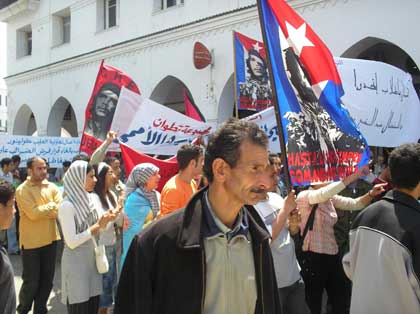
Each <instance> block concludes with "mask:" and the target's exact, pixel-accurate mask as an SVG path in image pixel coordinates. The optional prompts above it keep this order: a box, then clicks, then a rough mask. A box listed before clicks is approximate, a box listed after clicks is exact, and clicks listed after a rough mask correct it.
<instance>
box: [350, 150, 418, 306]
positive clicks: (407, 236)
mask: <svg viewBox="0 0 420 314" xmlns="http://www.w3.org/2000/svg"><path fill="white" fill-rule="evenodd" d="M389 167H390V171H391V177H392V181H393V183H394V189H393V190H392V191H389V192H388V193H387V194H386V195H385V196H384V197H383V199H382V200H380V201H378V202H376V203H374V204H372V205H370V206H369V207H367V208H366V209H365V210H364V211H363V212H362V213H361V214H360V215H359V216H358V217H357V218H356V220H355V221H354V223H353V226H352V230H351V231H350V251H349V253H348V254H346V255H345V256H344V258H343V265H344V270H345V272H346V274H347V276H348V277H349V278H350V279H351V280H352V282H353V289H352V299H351V307H350V313H351V314H364V313H369V314H387V313H389V314H395V313H405V314H411V313H413V314H414V313H420V281H419V278H420V204H419V203H418V199H419V197H420V144H406V145H402V146H400V147H398V148H396V149H395V150H394V151H393V152H392V153H391V155H390V157H389Z"/></svg>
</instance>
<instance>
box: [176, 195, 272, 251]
mask: <svg viewBox="0 0 420 314" xmlns="http://www.w3.org/2000/svg"><path fill="white" fill-rule="evenodd" d="M206 191H208V187H206V188H203V189H201V190H199V191H198V192H197V193H195V194H194V195H193V196H192V197H191V199H190V201H189V202H188V204H187V206H186V208H185V210H184V211H183V213H182V218H181V219H182V221H181V227H180V230H179V232H178V238H177V247H179V248H181V249H195V248H200V247H201V245H202V240H203V228H205V224H206V219H205V217H204V207H205V206H207V205H206V201H205V199H204V193H205V192H206ZM245 207H246V211H245V212H244V214H245V216H246V217H247V220H248V224H249V232H250V234H251V237H252V243H253V245H260V243H261V242H263V241H265V240H267V239H269V238H270V235H269V234H268V233H267V231H266V230H265V228H264V227H262V226H263V225H264V222H263V221H262V220H261V218H260V217H259V215H258V213H257V212H256V210H255V208H253V207H252V206H248V205H246V206H245Z"/></svg>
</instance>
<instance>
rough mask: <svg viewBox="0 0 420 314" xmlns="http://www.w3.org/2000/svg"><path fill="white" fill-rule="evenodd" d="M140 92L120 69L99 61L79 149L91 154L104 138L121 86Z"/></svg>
mask: <svg viewBox="0 0 420 314" xmlns="http://www.w3.org/2000/svg"><path fill="white" fill-rule="evenodd" d="M123 86H124V87H126V88H128V89H130V90H132V91H133V92H135V93H137V94H140V91H139V89H138V87H137V85H136V83H135V82H134V81H133V80H132V79H131V78H130V77H129V76H128V75H126V74H125V73H123V72H121V71H120V70H118V69H116V68H114V67H111V66H109V65H104V62H103V61H102V62H101V65H100V67H99V72H98V75H97V77H96V81H95V86H94V87H93V91H92V95H91V97H90V99H89V102H88V105H87V107H86V112H85V126H84V129H83V135H82V140H81V143H80V151H81V152H85V153H87V154H89V155H91V154H92V153H93V152H94V151H95V149H96V148H98V146H100V145H101V144H102V142H103V141H104V140H105V139H106V135H107V133H108V131H109V130H110V126H111V123H112V119H113V117H114V113H115V110H116V107H117V103H118V97H119V95H120V91H121V88H122V87H123Z"/></svg>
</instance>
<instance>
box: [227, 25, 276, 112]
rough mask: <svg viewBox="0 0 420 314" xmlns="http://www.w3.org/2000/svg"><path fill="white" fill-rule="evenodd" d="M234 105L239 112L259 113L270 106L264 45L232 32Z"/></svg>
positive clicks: (270, 94) (270, 95)
mask: <svg viewBox="0 0 420 314" xmlns="http://www.w3.org/2000/svg"><path fill="white" fill-rule="evenodd" d="M233 38H234V51H235V52H234V55H235V84H236V103H237V106H238V109H239V110H252V111H260V110H264V109H267V108H268V107H270V106H271V105H272V92H271V87H270V80H269V78H268V67H267V57H266V54H265V49H264V44H263V43H262V42H260V41H258V40H255V39H253V38H249V37H247V36H245V35H243V34H241V33H238V32H234V33H233Z"/></svg>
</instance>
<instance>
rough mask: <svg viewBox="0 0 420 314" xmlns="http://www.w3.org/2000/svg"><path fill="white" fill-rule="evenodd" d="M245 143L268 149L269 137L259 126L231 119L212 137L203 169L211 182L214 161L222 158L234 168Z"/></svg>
mask: <svg viewBox="0 0 420 314" xmlns="http://www.w3.org/2000/svg"><path fill="white" fill-rule="evenodd" d="M245 141H249V142H250V143H252V144H256V145H259V146H262V147H264V148H267V147H268V139H267V135H266V134H265V133H264V131H263V130H261V129H260V127H259V126H258V125H256V124H255V123H253V122H248V121H242V120H238V119H236V118H230V119H229V120H228V121H226V122H225V123H223V124H222V125H221V126H220V128H219V129H217V130H216V132H215V133H213V134H212V135H211V136H210V139H209V143H208V145H207V148H206V153H205V157H204V167H203V170H204V174H205V176H206V177H207V179H208V180H209V182H213V161H214V160H215V159H216V158H221V159H223V160H224V161H225V162H227V163H228V165H229V166H230V167H231V168H234V167H235V166H236V164H237V162H238V160H239V159H240V146H241V144H242V143H244V142H245Z"/></svg>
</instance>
